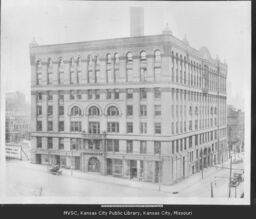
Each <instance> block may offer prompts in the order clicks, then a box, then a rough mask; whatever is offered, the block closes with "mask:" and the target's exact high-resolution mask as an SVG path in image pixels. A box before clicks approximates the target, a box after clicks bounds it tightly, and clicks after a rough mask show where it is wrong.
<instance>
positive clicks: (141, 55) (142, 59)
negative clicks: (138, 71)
mask: <svg viewBox="0 0 256 219" xmlns="http://www.w3.org/2000/svg"><path fill="white" fill-rule="evenodd" d="M146 59H147V54H146V52H145V51H141V53H140V60H141V61H145V60H146Z"/></svg>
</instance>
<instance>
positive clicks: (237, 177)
mask: <svg viewBox="0 0 256 219" xmlns="http://www.w3.org/2000/svg"><path fill="white" fill-rule="evenodd" d="M233 178H234V179H236V180H237V181H238V182H239V183H241V182H243V176H242V173H234V174H233Z"/></svg>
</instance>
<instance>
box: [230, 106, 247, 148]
mask: <svg viewBox="0 0 256 219" xmlns="http://www.w3.org/2000/svg"><path fill="white" fill-rule="evenodd" d="M227 130H228V144H229V149H230V150H231V151H234V152H241V151H244V112H242V111H241V110H238V109H236V108H235V107H234V106H232V105H228V110H227Z"/></svg>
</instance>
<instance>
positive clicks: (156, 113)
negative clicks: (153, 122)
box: [155, 105, 161, 116]
mask: <svg viewBox="0 0 256 219" xmlns="http://www.w3.org/2000/svg"><path fill="white" fill-rule="evenodd" d="M155 116H161V105H155Z"/></svg>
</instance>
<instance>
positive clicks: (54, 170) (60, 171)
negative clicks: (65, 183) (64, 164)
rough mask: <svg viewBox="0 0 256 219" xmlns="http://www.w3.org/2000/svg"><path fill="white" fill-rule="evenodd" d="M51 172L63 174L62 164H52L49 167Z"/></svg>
mask: <svg viewBox="0 0 256 219" xmlns="http://www.w3.org/2000/svg"><path fill="white" fill-rule="evenodd" d="M49 172H50V173H51V174H53V175H61V174H62V170H60V166H59V165H55V166H52V167H51V168H50V169H49Z"/></svg>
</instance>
